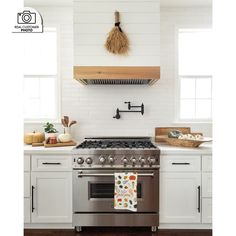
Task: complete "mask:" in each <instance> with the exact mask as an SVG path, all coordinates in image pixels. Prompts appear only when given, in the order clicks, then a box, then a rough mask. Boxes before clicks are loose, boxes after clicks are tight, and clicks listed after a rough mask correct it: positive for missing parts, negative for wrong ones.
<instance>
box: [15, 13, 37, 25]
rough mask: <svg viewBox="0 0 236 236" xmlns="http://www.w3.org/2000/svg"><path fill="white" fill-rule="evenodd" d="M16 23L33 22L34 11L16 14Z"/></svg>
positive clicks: (34, 17)
mask: <svg viewBox="0 0 236 236" xmlns="http://www.w3.org/2000/svg"><path fill="white" fill-rule="evenodd" d="M17 23H18V24H35V23H36V13H34V12H30V11H23V12H20V13H18V14H17Z"/></svg>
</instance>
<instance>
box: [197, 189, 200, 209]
mask: <svg viewBox="0 0 236 236" xmlns="http://www.w3.org/2000/svg"><path fill="white" fill-rule="evenodd" d="M197 191H198V207H197V210H198V212H199V213H200V211H201V203H200V202H201V187H200V186H198V187H197Z"/></svg>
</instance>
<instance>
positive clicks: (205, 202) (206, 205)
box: [202, 198, 212, 223]
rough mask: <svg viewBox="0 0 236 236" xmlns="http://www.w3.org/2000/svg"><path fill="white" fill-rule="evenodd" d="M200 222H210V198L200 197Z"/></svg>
mask: <svg viewBox="0 0 236 236" xmlns="http://www.w3.org/2000/svg"><path fill="white" fill-rule="evenodd" d="M202 223H212V199H211V198H204V199H202Z"/></svg>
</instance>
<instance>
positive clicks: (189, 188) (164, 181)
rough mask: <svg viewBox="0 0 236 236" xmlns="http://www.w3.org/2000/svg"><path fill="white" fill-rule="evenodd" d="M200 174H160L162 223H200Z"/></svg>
mask: <svg viewBox="0 0 236 236" xmlns="http://www.w3.org/2000/svg"><path fill="white" fill-rule="evenodd" d="M200 184H201V174H200V173H177V172H173V173H170V172H169V173H161V174H160V223H200V221H201V213H200V191H199V190H200V188H199V187H200Z"/></svg>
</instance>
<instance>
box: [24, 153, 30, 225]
mask: <svg viewBox="0 0 236 236" xmlns="http://www.w3.org/2000/svg"><path fill="white" fill-rule="evenodd" d="M24 223H30V155H24Z"/></svg>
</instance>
